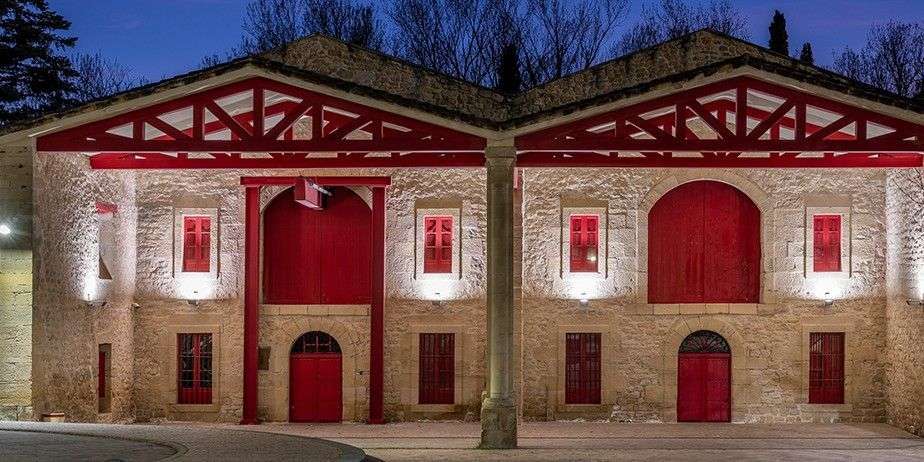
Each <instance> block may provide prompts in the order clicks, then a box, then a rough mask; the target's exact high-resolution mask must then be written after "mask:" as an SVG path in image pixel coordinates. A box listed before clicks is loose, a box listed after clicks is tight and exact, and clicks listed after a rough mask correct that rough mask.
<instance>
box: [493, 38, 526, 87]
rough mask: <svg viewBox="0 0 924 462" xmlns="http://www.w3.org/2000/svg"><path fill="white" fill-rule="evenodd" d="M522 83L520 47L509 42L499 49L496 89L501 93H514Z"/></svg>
mask: <svg viewBox="0 0 924 462" xmlns="http://www.w3.org/2000/svg"><path fill="white" fill-rule="evenodd" d="M522 85H523V78H522V76H521V75H520V49H519V48H518V47H517V45H516V44H515V43H509V44H507V45H504V48H503V50H501V56H500V64H499V65H498V67H497V87H496V89H497V90H498V91H501V92H503V93H507V94H514V93H517V92H519V91H520V88H521V86H522Z"/></svg>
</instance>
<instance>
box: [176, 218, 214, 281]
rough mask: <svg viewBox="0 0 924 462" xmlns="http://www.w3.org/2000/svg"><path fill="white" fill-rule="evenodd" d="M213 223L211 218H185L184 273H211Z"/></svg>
mask: <svg viewBox="0 0 924 462" xmlns="http://www.w3.org/2000/svg"><path fill="white" fill-rule="evenodd" d="M211 222H212V219H211V218H209V217H183V272H186V273H208V272H209V263H210V262H209V259H210V257H211V255H210V254H209V252H210V251H211V241H210V238H211V231H212V223H211Z"/></svg>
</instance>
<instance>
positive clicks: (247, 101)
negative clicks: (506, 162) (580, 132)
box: [37, 77, 485, 168]
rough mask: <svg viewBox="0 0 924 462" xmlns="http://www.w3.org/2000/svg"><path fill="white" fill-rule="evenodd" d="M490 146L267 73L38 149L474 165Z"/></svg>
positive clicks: (140, 161)
mask: <svg viewBox="0 0 924 462" xmlns="http://www.w3.org/2000/svg"><path fill="white" fill-rule="evenodd" d="M299 124H301V125H299ZM484 146H485V140H484V139H483V138H481V137H478V136H474V135H470V134H467V133H462V132H458V131H455V130H451V129H447V128H444V127H440V126H438V125H434V124H430V123H427V122H422V121H419V120H416V119H412V118H409V117H405V116H402V115H399V114H393V113H389V112H385V111H381V110H378V109H374V108H370V107H367V106H363V105H360V104H356V103H353V102H349V101H345V100H342V99H338V98H334V97H331V96H327V95H323V94H320V93H316V92H313V91H309V90H305V89H302V88H298V87H294V86H291V85H287V84H283V83H280V82H276V81H273V80H270V79H266V78H260V77H257V78H251V79H247V80H244V81H241V82H236V83H231V84H228V85H223V86H220V87H216V88H212V89H209V90H206V91H203V92H200V93H196V94H193V95H188V96H184V97H180V98H177V99H175V100H171V101H167V102H163V103H159V104H155V105H152V106H150V107H146V108H143V109H138V110H135V111H131V112H128V113H125V114H120V115H117V116H114V117H111V118H108V119H105V120H101V121H97V122H91V123H88V124H85V125H81V126H78V127H74V128H70V129H66V130H62V131H60V132H57V133H52V134H48V135H44V136H41V137H39V138H38V140H37V148H38V150H39V151H45V152H48V151H58V152H88V153H100V154H99V155H98V156H94V157H93V158H92V159H91V166H93V167H94V168H274V167H281V168H298V167H316V166H318V167H341V166H342V167H373V166H375V167H385V166H434V167H438V166H448V165H452V166H458V165H461V166H475V165H483V163H484V160H483V159H484V157H483V154H482V150H483V149H484ZM319 154H320V155H319Z"/></svg>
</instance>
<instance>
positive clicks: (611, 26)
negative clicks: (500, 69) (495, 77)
mask: <svg viewBox="0 0 924 462" xmlns="http://www.w3.org/2000/svg"><path fill="white" fill-rule="evenodd" d="M626 5H627V3H626V1H625V0H571V1H563V0H527V1H526V10H525V14H524V15H523V18H522V19H521V23H522V24H525V27H524V29H523V30H522V32H521V36H522V40H523V52H524V55H525V56H524V58H525V59H524V68H525V72H524V74H525V81H526V84H527V85H529V86H534V85H539V84H541V83H544V82H547V81H549V80H553V79H556V78H559V77H562V76H564V75H567V74H571V73H574V72H577V71H580V70H583V69H587V68H588V67H591V66H593V65H594V64H597V63H598V62H600V60H601V58H603V57H604V52H605V49H606V46H607V45H608V44H609V43H610V42H611V40H612V36H613V32H614V30H615V28H616V26H617V24H618V22H619V20H620V19H621V18H622V17H623V16H624V15H625V13H626V11H627V10H626Z"/></svg>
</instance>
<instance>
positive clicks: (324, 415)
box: [289, 331, 343, 422]
mask: <svg viewBox="0 0 924 462" xmlns="http://www.w3.org/2000/svg"><path fill="white" fill-rule="evenodd" d="M342 371H343V362H342V355H341V352H340V344H338V343H337V340H336V339H334V337H332V336H330V335H329V334H327V333H325V332H319V331H311V332H308V333H306V334H304V335H302V336H301V337H299V338H298V340H296V341H295V343H294V344H293V345H292V351H291V353H290V354H289V421H290V422H340V420H341V418H342V411H343V386H342V377H343V375H342Z"/></svg>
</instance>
